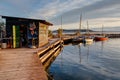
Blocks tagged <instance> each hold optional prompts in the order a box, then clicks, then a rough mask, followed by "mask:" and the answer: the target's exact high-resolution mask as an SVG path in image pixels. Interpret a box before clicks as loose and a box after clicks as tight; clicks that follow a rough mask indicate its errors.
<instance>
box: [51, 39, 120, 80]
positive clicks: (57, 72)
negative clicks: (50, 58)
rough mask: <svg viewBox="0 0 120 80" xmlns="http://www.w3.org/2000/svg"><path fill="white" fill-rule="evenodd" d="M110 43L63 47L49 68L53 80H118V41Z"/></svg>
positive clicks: (119, 72) (119, 73)
mask: <svg viewBox="0 0 120 80" xmlns="http://www.w3.org/2000/svg"><path fill="white" fill-rule="evenodd" d="M112 41H116V40H111V42H110V41H109V42H95V43H87V44H81V43H80V44H77V45H75V44H71V45H68V46H65V47H64V50H63V52H61V54H60V55H59V56H58V57H57V59H56V60H55V62H54V63H53V64H52V66H51V69H50V71H51V72H52V73H53V74H54V79H55V80H119V79H120V76H119V75H120V51H119V49H120V47H119V45H120V43H119V41H120V39H119V40H117V41H116V42H117V43H112ZM116 46H118V47H116ZM63 63H64V64H63Z"/></svg>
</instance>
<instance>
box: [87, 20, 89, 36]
mask: <svg viewBox="0 0 120 80" xmlns="http://www.w3.org/2000/svg"><path fill="white" fill-rule="evenodd" d="M87 34H89V25H88V21H87Z"/></svg>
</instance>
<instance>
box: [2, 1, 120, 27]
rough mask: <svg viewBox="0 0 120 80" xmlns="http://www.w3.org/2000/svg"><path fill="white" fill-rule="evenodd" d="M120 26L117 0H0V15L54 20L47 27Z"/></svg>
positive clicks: (119, 8) (119, 10) (118, 2)
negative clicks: (51, 24) (87, 24)
mask: <svg viewBox="0 0 120 80" xmlns="http://www.w3.org/2000/svg"><path fill="white" fill-rule="evenodd" d="M81 14H82V28H86V22H87V21H88V22H89V26H90V28H99V27H101V26H102V24H103V25H104V26H105V27H119V26H120V0H0V15H7V16H15V17H26V18H35V19H45V20H47V21H50V22H52V23H53V24H54V26H53V27H50V29H58V28H60V27H61V17H62V23H63V25H62V28H64V29H78V28H79V21H80V15H81Z"/></svg>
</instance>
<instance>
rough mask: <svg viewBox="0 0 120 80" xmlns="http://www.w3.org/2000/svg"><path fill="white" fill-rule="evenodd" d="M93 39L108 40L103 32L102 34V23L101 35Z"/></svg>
mask: <svg viewBox="0 0 120 80" xmlns="http://www.w3.org/2000/svg"><path fill="white" fill-rule="evenodd" d="M94 40H95V41H105V40H108V37H106V36H105V35H104V34H103V25H102V35H101V36H96V37H95V38H94Z"/></svg>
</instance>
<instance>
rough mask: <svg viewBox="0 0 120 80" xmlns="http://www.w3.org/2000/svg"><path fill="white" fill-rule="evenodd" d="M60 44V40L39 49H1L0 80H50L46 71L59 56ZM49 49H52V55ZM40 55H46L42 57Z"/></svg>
mask: <svg viewBox="0 0 120 80" xmlns="http://www.w3.org/2000/svg"><path fill="white" fill-rule="evenodd" d="M59 44H60V40H59V39H54V40H50V41H49V44H47V45H45V46H43V47H41V48H37V49H29V48H18V49H1V50H0V80H48V76H49V75H48V73H47V72H46V71H45V69H46V67H48V66H49V65H50V63H51V61H53V58H55V57H57V55H58V54H59V52H60V49H59V48H60V46H59ZM52 48H54V49H53V51H52ZM47 49H51V50H50V53H49V52H46V50H47ZM54 51H55V52H54ZM40 54H44V55H42V56H41V57H40ZM43 64H44V65H43Z"/></svg>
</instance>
